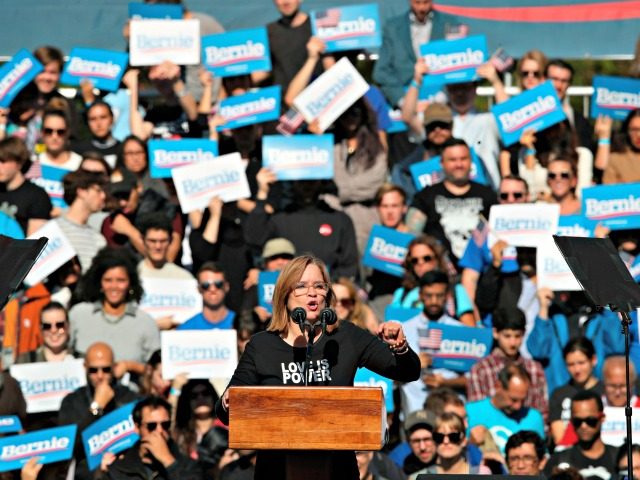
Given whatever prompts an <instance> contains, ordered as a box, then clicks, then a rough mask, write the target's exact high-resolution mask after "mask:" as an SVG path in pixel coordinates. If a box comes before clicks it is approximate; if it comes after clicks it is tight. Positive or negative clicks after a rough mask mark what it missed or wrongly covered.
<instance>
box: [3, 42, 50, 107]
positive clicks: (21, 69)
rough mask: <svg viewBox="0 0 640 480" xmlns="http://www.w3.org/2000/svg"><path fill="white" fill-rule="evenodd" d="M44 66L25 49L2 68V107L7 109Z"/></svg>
mask: <svg viewBox="0 0 640 480" xmlns="http://www.w3.org/2000/svg"><path fill="white" fill-rule="evenodd" d="M43 68H44V67H43V66H42V64H41V63H40V62H39V61H38V59H36V57H34V56H33V55H31V53H29V51H28V50H27V49H25V48H23V49H22V50H20V51H19V52H18V53H16V54H15V55H14V56H13V58H12V59H11V61H9V62H7V63H5V64H4V65H3V66H2V68H0V107H2V108H7V107H9V105H10V104H11V102H12V101H13V99H14V98H15V97H16V95H18V93H20V90H22V89H23V88H24V87H26V86H27V84H28V83H29V82H30V81H31V80H33V79H34V78H35V77H36V75H38V74H39V73H40V72H41V71H42V70H43Z"/></svg>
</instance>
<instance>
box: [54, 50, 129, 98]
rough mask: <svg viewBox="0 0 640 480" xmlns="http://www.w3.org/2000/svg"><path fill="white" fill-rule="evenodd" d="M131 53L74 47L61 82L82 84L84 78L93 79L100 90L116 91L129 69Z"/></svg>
mask: <svg viewBox="0 0 640 480" xmlns="http://www.w3.org/2000/svg"><path fill="white" fill-rule="evenodd" d="M128 62H129V54H127V53H123V52H114V51H111V50H100V49H97V48H74V49H73V50H71V53H70V54H69V60H68V61H67V63H66V64H65V66H64V71H63V72H62V76H61V77H60V82H61V83H64V84H65V85H76V86H77V85H80V81H81V80H83V79H87V80H91V82H92V83H93V86H94V87H96V88H99V89H100V90H106V91H109V92H115V91H116V90H118V87H119V86H120V79H121V78H122V76H123V75H124V72H125V71H126V70H127V63H128Z"/></svg>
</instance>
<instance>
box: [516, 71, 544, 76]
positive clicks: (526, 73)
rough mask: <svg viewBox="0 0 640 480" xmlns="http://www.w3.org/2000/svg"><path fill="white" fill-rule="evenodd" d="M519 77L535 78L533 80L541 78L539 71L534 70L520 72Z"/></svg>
mask: <svg viewBox="0 0 640 480" xmlns="http://www.w3.org/2000/svg"><path fill="white" fill-rule="evenodd" d="M520 76H521V77H535V78H540V77H542V73H540V72H539V71H536V70H522V71H521V72H520Z"/></svg>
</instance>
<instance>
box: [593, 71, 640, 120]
mask: <svg viewBox="0 0 640 480" xmlns="http://www.w3.org/2000/svg"><path fill="white" fill-rule="evenodd" d="M636 108H640V80H638V79H635V78H624V77H607V76H603V75H596V76H595V77H593V95H592V96H591V118H598V117H599V116H600V115H604V116H607V117H611V118H613V119H614V120H624V119H625V118H627V115H629V112H630V111H631V110H635V109H636Z"/></svg>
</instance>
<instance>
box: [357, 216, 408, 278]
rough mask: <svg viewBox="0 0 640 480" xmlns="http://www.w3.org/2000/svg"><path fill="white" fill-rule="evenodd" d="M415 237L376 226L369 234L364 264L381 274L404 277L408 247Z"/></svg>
mask: <svg viewBox="0 0 640 480" xmlns="http://www.w3.org/2000/svg"><path fill="white" fill-rule="evenodd" d="M413 238H414V235H412V234H410V233H404V232H398V231H397V230H394V229H392V228H388V227H383V226H382V225H374V226H373V228H372V229H371V233H370V234H369V241H368V242H367V247H366V249H365V254H364V258H363V260H362V263H363V264H364V265H366V266H367V267H371V268H375V269H376V270H380V271H381V272H385V273H388V274H390V275H395V276H396V277H402V275H403V274H404V269H403V268H402V262H403V261H404V259H405V257H406V256H407V246H408V245H409V242H411V240H413Z"/></svg>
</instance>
